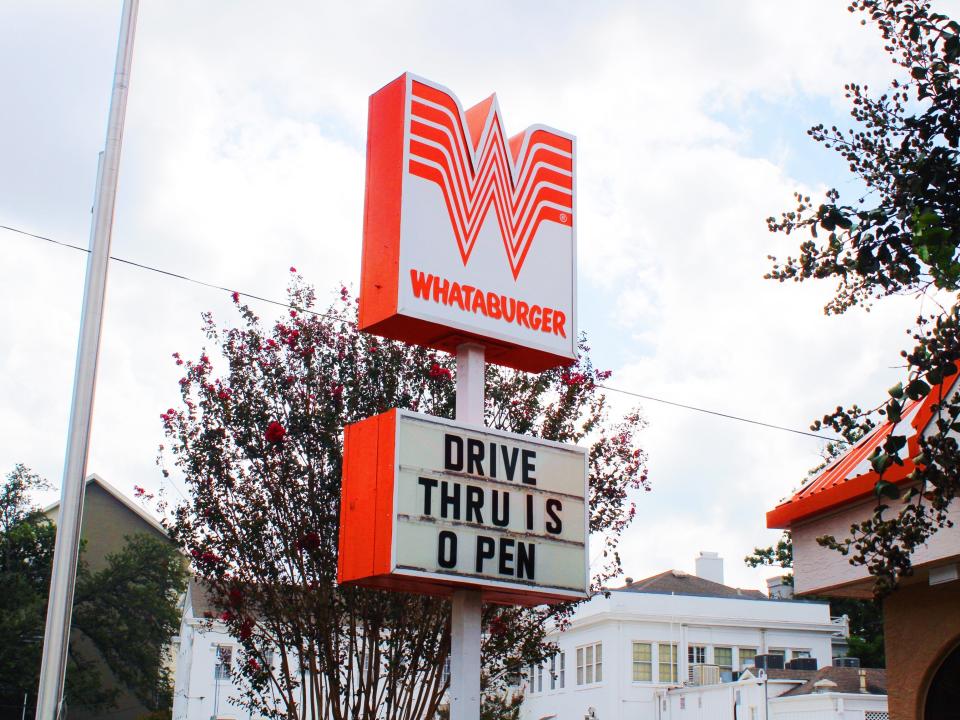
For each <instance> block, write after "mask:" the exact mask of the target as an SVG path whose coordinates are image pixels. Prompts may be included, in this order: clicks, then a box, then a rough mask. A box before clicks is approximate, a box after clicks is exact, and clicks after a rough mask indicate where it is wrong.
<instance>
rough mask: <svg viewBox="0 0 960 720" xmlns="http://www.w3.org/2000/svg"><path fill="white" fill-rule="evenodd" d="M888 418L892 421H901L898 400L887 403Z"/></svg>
mask: <svg viewBox="0 0 960 720" xmlns="http://www.w3.org/2000/svg"><path fill="white" fill-rule="evenodd" d="M887 419H888V420H890V422H892V423H898V422H900V403H898V402H897V401H896V400H891V401H890V402H888V403H887Z"/></svg>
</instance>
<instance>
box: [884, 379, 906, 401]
mask: <svg viewBox="0 0 960 720" xmlns="http://www.w3.org/2000/svg"><path fill="white" fill-rule="evenodd" d="M887 394H888V395H889V396H890V397H892V398H896V399H897V400H899V399H900V398H902V397H903V383H902V382H898V383H897V384H896V385H894V386H893V387H892V388H890V389H889V390H887Z"/></svg>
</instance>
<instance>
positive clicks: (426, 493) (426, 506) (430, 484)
mask: <svg viewBox="0 0 960 720" xmlns="http://www.w3.org/2000/svg"><path fill="white" fill-rule="evenodd" d="M417 482H418V483H420V484H421V485H423V514H424V515H429V514H430V492H431V491H432V490H433V489H434V488H435V487H436V486H437V481H436V480H434V479H433V478H425V477H422V478H420V479H419V480H417Z"/></svg>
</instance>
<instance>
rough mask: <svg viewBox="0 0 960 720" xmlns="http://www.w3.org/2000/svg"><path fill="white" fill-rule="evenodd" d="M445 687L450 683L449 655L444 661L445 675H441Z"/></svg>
mask: <svg viewBox="0 0 960 720" xmlns="http://www.w3.org/2000/svg"><path fill="white" fill-rule="evenodd" d="M440 681H441V683H443V687H447V686H448V685H449V684H450V656H449V655H447V657H446V659H445V660H444V661H443V675H442V676H441V677H440Z"/></svg>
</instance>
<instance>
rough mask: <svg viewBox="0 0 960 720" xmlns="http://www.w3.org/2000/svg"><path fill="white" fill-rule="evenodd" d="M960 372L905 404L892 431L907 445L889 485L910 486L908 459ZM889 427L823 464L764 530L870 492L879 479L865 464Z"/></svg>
mask: <svg viewBox="0 0 960 720" xmlns="http://www.w3.org/2000/svg"><path fill="white" fill-rule="evenodd" d="M958 383H960V374H955V375H951V376H950V377H949V378H947V379H946V380H944V381H943V383H941V384H940V385H937V386H936V387H934V388H933V389H932V390H931V391H930V393H929V394H928V395H927V396H926V397H925V398H923V399H922V400H910V401H907V403H906V405H905V406H904V408H903V412H902V414H901V420H900V422H899V423H898V424H897V426H896V430H897V433H898V434H900V433H902V434H904V435H906V437H907V444H906V445H905V446H904V447H903V448H902V449H901V450H900V452H899V453H898V454H899V456H900V459H901V460H902V462H903V464H902V465H896V464H895V465H892V466H891V467H890V468H888V469H887V471H886V472H885V473H884V476H883V479H884V480H886V481H888V482H892V483H904V482H909V480H908V476H909V475H910V473H912V472H913V470H914V464H913V461H912V460H911V458H913V457H916V456H917V454H918V452H919V442H920V438H921V437H922V435H923V432H924V430H925V429H926V428H927V426H928V425H929V424H930V421H931V419H932V418H933V413H934V411H935V410H936V408H937V406H938V405H939V404H940V403H941V402H942V401H943V399H944V398H947V397H949V396H950V395H951V394H952V393H954V392H956V391H957V389H958ZM893 429H894V426H893V425H892V424H891V423H889V422H885V423H883V424H881V425H878V426H877V427H876V428H874V429H873V431H872V432H871V433H869V434H868V435H866V436H865V437H863V438H862V439H861V440H860V441H859V442H858V443H857V444H856V445H854V446H853V447H852V448H850V450H848V451H847V452H846V453H845V454H844V455H842V456H840V457H839V458H838V459H836V460H835V461H834V462H832V463H831V464H830V465H828V466H827V467H826V468H825V469H824V470H823V471H822V472H821V473H820V474H819V475H817V476H816V477H815V478H814V479H813V480H811V481H810V482H808V483H807V484H806V485H804V486H803V487H802V488H800V490H798V491H797V492H796V493H794V495H793V496H792V497H791V498H790V499H789V500H785V501H784V502H782V503H780V504H779V505H778V506H777V507H775V508H774V509H773V510H771V511H770V512H768V513H767V527H770V528H789V527H790V525H791V524H792V523H794V522H796V521H798V520H803V519H805V518H808V517H811V516H813V515H817V514H820V513H822V512H825V511H829V510H832V509H834V508H837V507H841V506H843V505H846V504H848V503H850V502H855V501H858V500H862V499H864V498H867V497H870V496H871V495H872V494H873V490H874V487H875V486H876V484H877V481H878V480H879V476H878V475H877V473H876V471H874V469H873V466H872V465H871V464H870V457H871V455H873V453H874V452H875V451H876V450H878V449H880V448H882V447H883V444H884V443H885V442H886V439H887V437H888V436H889V435H890V433H891V432H892V431H893Z"/></svg>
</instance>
